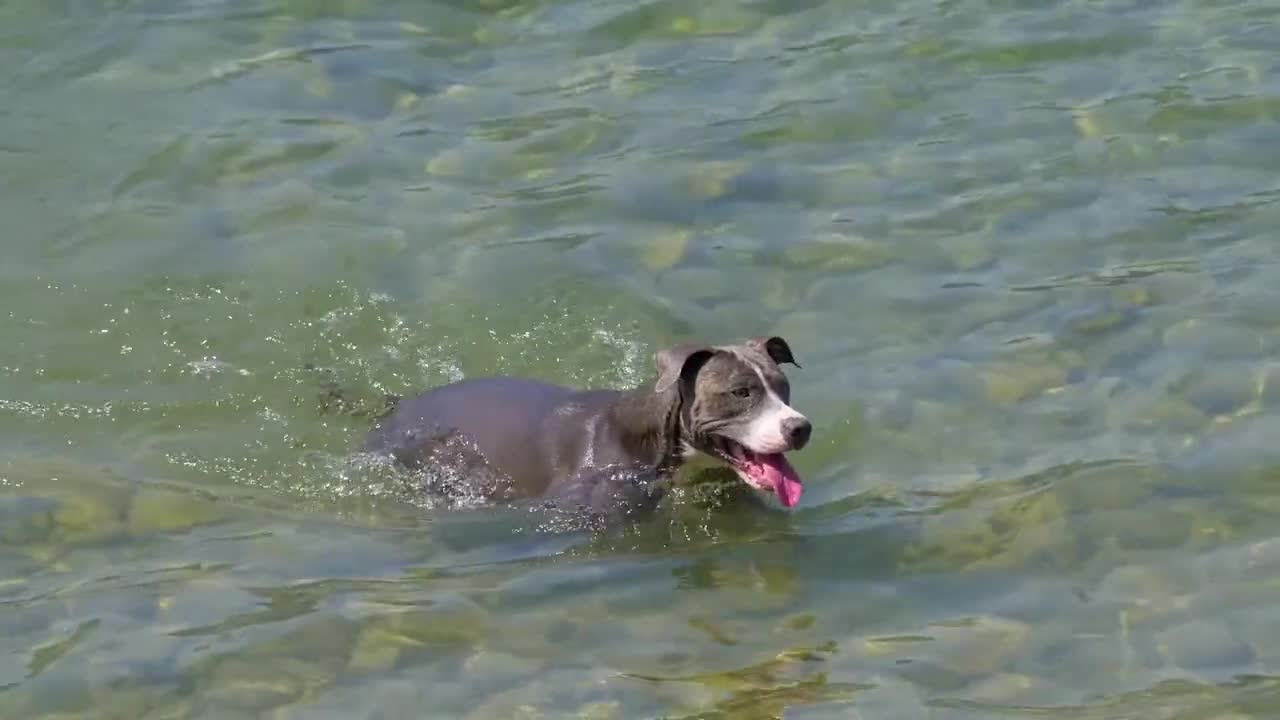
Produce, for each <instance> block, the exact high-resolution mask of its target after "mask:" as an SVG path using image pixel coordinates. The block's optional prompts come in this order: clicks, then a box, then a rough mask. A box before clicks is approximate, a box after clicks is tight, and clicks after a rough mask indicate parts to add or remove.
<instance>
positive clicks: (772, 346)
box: [747, 336, 800, 367]
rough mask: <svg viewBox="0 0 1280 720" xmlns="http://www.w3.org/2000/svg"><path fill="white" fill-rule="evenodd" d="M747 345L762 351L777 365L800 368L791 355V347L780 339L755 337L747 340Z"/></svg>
mask: <svg viewBox="0 0 1280 720" xmlns="http://www.w3.org/2000/svg"><path fill="white" fill-rule="evenodd" d="M747 345H750V346H751V347H754V348H755V349H757V350H761V351H763V352H764V353H765V354H766V355H768V356H769V357H770V358H771V359H772V360H773V361H774V362H775V363H777V364H779V365H781V364H782V363H791V364H792V365H795V366H796V367H800V363H798V362H796V358H795V356H794V355H792V354H791V346H790V345H788V344H787V341H786V340H783V339H782V338H780V337H776V336H774V337H755V338H751V339H750V340H748V341H747Z"/></svg>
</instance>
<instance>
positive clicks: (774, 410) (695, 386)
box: [654, 337, 812, 507]
mask: <svg viewBox="0 0 1280 720" xmlns="http://www.w3.org/2000/svg"><path fill="white" fill-rule="evenodd" d="M656 361H657V365H658V381H657V383H656V384H655V386H654V391H655V392H657V393H660V394H662V393H673V394H674V396H675V398H676V399H677V401H678V402H679V403H680V435H681V438H680V439H681V441H682V443H683V444H684V445H685V446H687V447H689V448H692V449H694V450H698V451H700V452H703V453H706V454H707V455H710V456H712V457H714V458H718V459H720V460H722V461H724V462H725V463H727V464H728V465H729V466H730V467H731V468H733V469H734V471H735V472H737V474H738V477H740V478H742V480H743V482H745V483H747V484H748V485H750V486H752V487H754V488H756V489H757V490H763V491H765V492H772V493H774V494H776V495H777V496H778V500H779V501H780V502H781V503H782V504H783V505H785V506H786V507H792V506H794V505H795V504H796V503H797V502H799V500H800V493H801V490H802V486H801V481H800V476H799V475H797V474H796V471H795V470H794V469H793V468H792V467H791V463H789V462H787V458H786V457H785V456H784V455H783V453H785V452H788V451H790V450H799V449H800V448H803V447H804V446H805V444H806V443H808V442H809V433H810V432H811V430H812V426H811V425H810V424H809V420H808V418H806V417H805V416H804V415H801V414H800V413H799V412H797V411H796V410H795V409H794V408H792V407H791V405H790V404H789V403H790V401H791V385H790V384H789V383H788V382H787V377H786V375H784V374H783V373H782V369H781V368H779V365H781V364H782V363H791V364H792V365H795V366H796V367H799V366H800V365H799V363H797V362H796V361H795V358H794V357H793V356H792V354H791V348H790V347H789V346H788V345H787V341H786V340H783V339H782V338H780V337H760V338H752V339H750V340H747V341H745V342H742V343H740V344H737V345H718V346H710V345H696V344H686V345H676V346H674V347H670V348H667V349H665V350H662V351H660V352H658V354H657V357H656Z"/></svg>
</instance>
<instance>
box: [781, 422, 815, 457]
mask: <svg viewBox="0 0 1280 720" xmlns="http://www.w3.org/2000/svg"><path fill="white" fill-rule="evenodd" d="M811 432H813V426H812V425H810V424H809V421H808V420H805V419H804V418H787V419H786V420H783V421H782V434H783V435H784V436H786V438H787V442H788V443H790V444H791V449H792V450H799V449H800V448H802V447H804V446H805V445H806V444H807V443H808V442H809V433H811Z"/></svg>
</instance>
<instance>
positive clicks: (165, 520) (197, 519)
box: [128, 488, 223, 535]
mask: <svg viewBox="0 0 1280 720" xmlns="http://www.w3.org/2000/svg"><path fill="white" fill-rule="evenodd" d="M222 517H223V515H222V512H221V510H220V509H219V508H218V506H217V505H215V504H214V503H212V502H210V501H208V500H205V499H203V498H200V497H196V496H195V495H191V494H188V493H181V492H173V491H168V490H157V489H154V488H146V489H142V490H139V491H138V492H137V493H135V494H134V496H133V502H131V503H130V504H129V514H128V525H129V532H130V533H131V534H133V535H142V534H145V533H150V532H174V531H179V530H189V529H191V528H193V527H196V526H197V525H205V524H208V523H213V522H217V521H218V520H221V519H222Z"/></svg>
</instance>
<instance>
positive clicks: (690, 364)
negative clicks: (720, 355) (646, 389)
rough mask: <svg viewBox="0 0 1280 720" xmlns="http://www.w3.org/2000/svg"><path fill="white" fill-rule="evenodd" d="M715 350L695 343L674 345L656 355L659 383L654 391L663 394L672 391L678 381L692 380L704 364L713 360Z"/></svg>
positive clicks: (655, 361)
mask: <svg viewBox="0 0 1280 720" xmlns="http://www.w3.org/2000/svg"><path fill="white" fill-rule="evenodd" d="M714 354H715V350H713V349H712V348H710V347H708V346H706V345H698V344H695V343H686V344H682V345H672V346H671V347H669V348H665V349H663V350H659V351H658V352H657V353H656V354H654V356H653V359H654V364H655V365H657V366H658V382H656V383H654V386H653V391H654V392H655V393H658V394H662V393H664V392H666V391H668V390H670V389H671V387H672V386H673V385H675V384H676V382H677V381H680V380H692V379H693V378H694V376H696V375H697V374H698V369H699V368H701V367H702V365H703V363H705V362H706V361H707V360H709V359H711V356H712V355H714Z"/></svg>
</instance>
